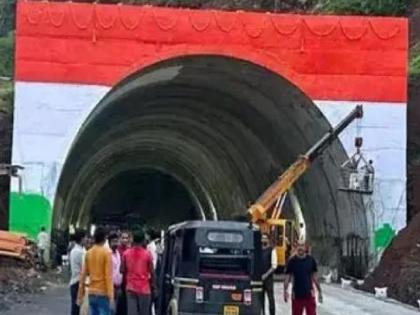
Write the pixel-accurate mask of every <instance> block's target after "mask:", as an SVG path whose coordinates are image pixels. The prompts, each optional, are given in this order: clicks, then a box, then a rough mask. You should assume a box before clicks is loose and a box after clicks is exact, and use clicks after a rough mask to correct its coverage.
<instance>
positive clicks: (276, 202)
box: [248, 105, 363, 267]
mask: <svg viewBox="0 0 420 315" xmlns="http://www.w3.org/2000/svg"><path fill="white" fill-rule="evenodd" d="M362 117H363V107H362V105H358V106H356V108H355V109H353V110H352V112H351V113H349V114H348V115H347V116H346V117H345V118H344V119H343V120H342V121H341V122H340V123H339V124H338V125H337V126H336V127H334V128H333V129H331V130H329V131H328V132H327V133H326V134H325V135H324V136H323V137H322V138H321V139H320V140H319V141H318V142H317V143H315V144H314V145H313V146H312V147H311V148H310V149H309V150H308V151H307V152H306V153H305V154H303V155H301V156H300V157H299V158H298V159H297V160H296V161H295V162H294V163H293V164H292V165H290V166H289V168H288V169H287V170H286V171H285V172H283V173H282V174H281V175H280V177H279V178H278V179H277V180H276V181H275V182H274V183H272V184H271V186H270V187H268V188H267V189H266V190H265V191H264V192H263V193H262V195H261V196H260V197H259V198H258V199H257V200H256V202H255V203H254V204H252V205H251V206H250V207H249V209H248V215H249V216H250V220H251V222H253V223H256V224H258V225H259V226H260V228H261V231H262V232H264V233H269V234H270V235H271V238H272V240H273V241H274V245H275V247H276V250H277V259H278V265H279V267H284V266H285V265H286V263H287V260H288V258H289V256H290V255H291V252H292V244H293V243H294V241H295V240H296V238H297V237H298V232H297V227H296V224H295V222H294V221H293V220H286V219H282V218H281V210H282V206H283V203H284V200H285V198H286V194H287V192H288V191H289V190H290V189H291V188H292V186H293V184H294V183H295V182H296V181H297V180H298V179H299V178H300V177H301V176H302V175H303V174H304V173H305V172H306V171H307V170H308V169H309V167H310V166H311V164H312V162H313V161H314V160H316V159H317V158H318V157H319V156H320V155H322V153H323V152H324V151H325V149H326V148H328V147H329V146H330V145H331V143H332V142H333V141H334V140H335V139H337V137H338V135H339V134H340V133H341V132H342V131H343V130H344V129H346V128H347V127H348V126H349V125H350V124H351V123H352V122H353V121H354V120H355V119H360V118H362Z"/></svg>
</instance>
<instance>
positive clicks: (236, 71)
mask: <svg viewBox="0 0 420 315" xmlns="http://www.w3.org/2000/svg"><path fill="white" fill-rule="evenodd" d="M328 128H330V125H329V123H328V121H327V120H326V119H325V118H324V116H323V115H322V114H321V112H320V111H319V110H318V108H317V107H316V105H314V103H313V102H312V100H311V99H309V98H308V97H307V96H306V95H305V94H304V93H303V92H301V91H300V90H299V88H298V87H296V86H295V85H293V84H292V83H290V82H289V81H287V80H286V79H284V78H283V77H281V76H279V75H278V74H276V73H274V72H272V71H270V70H268V69H266V68H263V67H261V66H258V65H256V64H253V63H250V62H247V61H243V60H238V59H233V58H228V57H219V56H190V57H181V58H174V59H171V60H167V61H163V62H160V63H158V64H155V65H152V66H150V67H148V68H146V69H143V70H141V71H139V72H137V73H135V74H133V75H131V76H130V77H128V78H126V79H125V80H124V81H122V82H121V83H119V84H118V85H117V86H115V87H114V88H113V89H112V90H111V91H110V92H109V93H108V94H107V95H106V97H105V98H104V99H103V100H102V101H101V102H100V103H99V104H98V105H97V106H96V108H95V109H94V110H93V112H92V113H91V115H90V116H89V117H88V119H87V121H86V122H85V123H84V124H83V125H82V127H81V129H80V131H79V133H78V135H77V137H76V139H75V141H74V142H73V146H72V148H71V150H70V152H69V154H68V156H67V159H66V162H65V165H64V167H63V171H62V174H61V177H60V181H59V185H58V190H57V195H56V199H55V205H54V218H53V226H54V228H55V229H58V230H65V229H67V228H68V226H69V225H70V224H74V225H76V226H86V225H87V224H89V223H106V222H114V223H117V224H119V223H121V224H124V222H127V221H128V222H133V221H138V220H143V221H147V222H149V223H150V222H152V223H153V224H156V225H160V226H166V225H169V224H171V223H174V222H178V221H182V220H186V219H202V218H205V219H216V218H218V219H228V218H231V217H233V216H235V215H239V214H244V213H245V211H246V209H247V206H248V205H249V204H250V203H251V202H253V201H254V200H255V199H256V198H257V197H258V196H259V194H260V193H262V192H263V191H264V189H265V188H266V187H268V185H269V184H270V183H271V182H272V181H273V180H274V179H275V178H276V177H277V176H278V175H279V174H280V173H281V171H282V170H284V169H285V168H286V167H288V166H289V165H290V164H291V163H292V162H293V161H294V160H295V159H296V157H297V156H298V155H299V154H301V153H303V152H305V151H306V150H307V149H308V148H309V147H310V146H311V145H312V144H313V143H315V141H316V140H317V139H318V138H319V137H320V136H321V135H322V134H323V133H324V132H326V131H327V130H328ZM346 157H347V156H346V153H345V151H344V149H343V147H342V146H341V144H340V143H339V142H338V141H336V142H335V143H334V144H333V145H332V146H331V147H330V148H329V149H328V150H327V152H326V153H324V155H323V157H322V158H321V159H320V160H319V161H317V162H315V163H314V165H313V167H312V168H311V169H310V170H309V171H308V172H307V174H305V175H304V176H303V177H302V178H301V179H300V180H299V182H298V183H297V184H296V185H295V192H296V195H297V197H298V199H299V202H300V204H301V206H302V209H303V214H304V217H305V221H306V225H307V235H308V239H309V240H310V242H311V244H312V245H313V250H314V253H315V255H316V256H317V257H318V259H319V260H320V263H321V264H322V265H330V266H334V267H337V266H338V265H340V264H343V263H344V265H345V268H355V267H354V266H353V267H348V266H350V265H357V266H358V267H357V268H359V269H360V268H361V269H360V270H362V271H360V270H359V272H364V268H365V267H366V263H367V262H366V255H367V250H368V247H369V238H368V227H367V225H368V223H367V217H366V214H365V211H364V206H363V203H362V200H361V197H359V196H354V195H348V194H345V193H342V192H338V188H339V187H340V186H341V185H342V183H341V178H340V175H339V167H340V164H341V163H342V161H344V160H345V159H346ZM350 273H351V271H350ZM353 273H354V272H353ZM357 273H358V272H357Z"/></svg>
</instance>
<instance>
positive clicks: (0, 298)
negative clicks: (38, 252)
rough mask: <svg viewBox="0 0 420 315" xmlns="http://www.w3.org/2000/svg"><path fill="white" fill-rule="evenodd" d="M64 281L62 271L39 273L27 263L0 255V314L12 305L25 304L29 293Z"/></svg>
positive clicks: (39, 291)
mask: <svg viewBox="0 0 420 315" xmlns="http://www.w3.org/2000/svg"><path fill="white" fill-rule="evenodd" d="M64 281H65V273H63V272H60V273H57V271H56V270H51V271H48V272H42V273H41V272H37V271H35V270H34V268H33V267H32V266H31V265H29V264H27V263H23V262H21V261H19V260H16V259H13V258H6V257H0V314H3V313H4V312H6V311H7V310H10V308H11V307H12V306H13V305H16V304H26V303H27V301H28V299H29V297H30V296H31V295H33V294H39V293H42V292H43V291H45V290H47V289H48V288H49V287H51V286H56V285H60V284H62V283H64ZM15 314H18V313H15ZM57 314H59V313H57Z"/></svg>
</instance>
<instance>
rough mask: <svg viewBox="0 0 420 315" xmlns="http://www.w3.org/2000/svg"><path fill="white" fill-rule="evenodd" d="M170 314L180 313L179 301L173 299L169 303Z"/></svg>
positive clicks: (176, 314)
mask: <svg viewBox="0 0 420 315" xmlns="http://www.w3.org/2000/svg"><path fill="white" fill-rule="evenodd" d="M168 315H178V301H177V300H175V299H173V300H171V302H170V303H169V307H168Z"/></svg>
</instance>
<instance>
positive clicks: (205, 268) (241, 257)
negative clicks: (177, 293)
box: [199, 247, 253, 278]
mask: <svg viewBox="0 0 420 315" xmlns="http://www.w3.org/2000/svg"><path fill="white" fill-rule="evenodd" d="M199 255H200V259H199V272H200V274H201V275H202V276H205V277H217V278H232V277H234V278H248V277H249V275H250V274H251V270H252V257H253V252H252V251H251V250H242V249H236V248H235V249H233V248H214V247H200V248H199Z"/></svg>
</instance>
